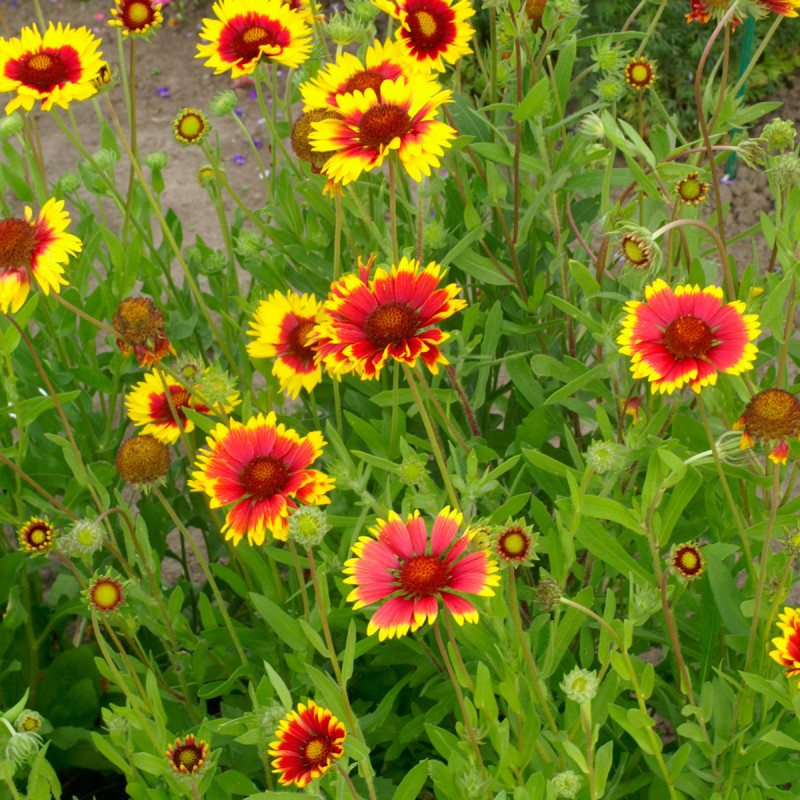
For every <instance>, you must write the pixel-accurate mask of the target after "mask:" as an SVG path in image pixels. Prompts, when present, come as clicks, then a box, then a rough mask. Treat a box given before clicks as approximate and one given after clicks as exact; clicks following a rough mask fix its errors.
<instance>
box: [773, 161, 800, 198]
mask: <svg viewBox="0 0 800 800" xmlns="http://www.w3.org/2000/svg"><path fill="white" fill-rule="evenodd" d="M767 175H768V176H769V177H772V178H773V179H774V180H775V183H776V184H777V185H778V188H780V189H787V190H788V189H792V188H793V187H795V186H800V158H798V157H797V156H796V155H795V154H794V153H787V154H786V155H785V156H778V157H777V158H776V159H775V161H774V163H773V164H772V165H771V166H770V167H768V168H767Z"/></svg>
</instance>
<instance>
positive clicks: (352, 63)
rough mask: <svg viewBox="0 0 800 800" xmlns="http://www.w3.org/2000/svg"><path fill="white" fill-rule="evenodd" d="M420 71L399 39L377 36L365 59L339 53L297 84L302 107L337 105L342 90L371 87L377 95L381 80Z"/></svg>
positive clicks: (349, 91)
mask: <svg viewBox="0 0 800 800" xmlns="http://www.w3.org/2000/svg"><path fill="white" fill-rule="evenodd" d="M417 72H420V70H419V69H418V68H417V67H416V66H415V62H413V61H412V60H411V59H410V58H409V57H408V55H407V53H406V51H405V49H404V48H403V47H402V46H401V45H400V44H399V43H398V42H391V41H390V42H386V44H381V43H380V42H379V41H378V40H377V39H376V40H375V42H374V43H373V44H371V45H370V46H369V47H368V48H367V52H366V53H365V54H364V61H363V62H362V61H361V59H359V58H357V57H356V56H354V55H353V54H352V53H342V54H341V55H339V56H337V58H336V61H335V63H333V64H328V65H327V66H325V67H323V68H322V69H321V70H320V71H319V72H318V73H317V74H316V75H315V76H314V77H313V78H311V79H310V80H307V81H304V82H303V83H301V84H300V94H301V95H302V96H303V110H304V111H311V110H312V109H315V108H328V107H330V108H334V109H335V108H336V107H337V102H336V101H337V98H338V96H339V95H342V94H352V93H353V92H364V91H366V90H367V89H372V90H373V91H374V92H375V93H376V94H377V95H378V96H380V89H381V84H382V83H383V82H384V81H386V80H390V81H393V80H395V79H396V78H399V77H404V78H410V77H411V76H412V75H413V74H415V73H417Z"/></svg>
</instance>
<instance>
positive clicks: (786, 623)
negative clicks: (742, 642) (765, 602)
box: [769, 606, 800, 686]
mask: <svg viewBox="0 0 800 800" xmlns="http://www.w3.org/2000/svg"><path fill="white" fill-rule="evenodd" d="M778 619H779V620H780V621H779V622H778V627H779V628H780V629H781V633H782V634H783V636H782V637H778V638H777V639H773V640H772V644H774V645H775V648H776V649H775V650H773V651H772V652H771V653H770V654H769V655H770V658H772V659H773V660H775V661H777V662H778V663H779V664H780V665H781V666H782V667H786V677H787V678H793V677H795V676H796V675H800V608H789V607H788V606H786V607H784V609H783V614H779V615H778ZM798 686H800V681H798Z"/></svg>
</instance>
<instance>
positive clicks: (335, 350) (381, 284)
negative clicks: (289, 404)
mask: <svg viewBox="0 0 800 800" xmlns="http://www.w3.org/2000/svg"><path fill="white" fill-rule="evenodd" d="M358 266H359V273H358V275H355V274H350V275H345V276H344V277H343V278H341V280H339V281H337V282H336V283H334V284H333V285H332V286H331V291H330V295H329V296H328V299H327V300H326V301H325V306H324V307H325V311H327V312H328V317H327V318H326V319H325V321H324V322H322V323H321V324H320V325H319V327H318V328H317V329H316V333H315V340H316V341H317V343H318V347H319V357H320V358H321V359H322V361H323V363H324V364H325V366H326V368H327V369H328V371H329V372H331V373H332V374H341V373H347V372H356V373H357V374H358V375H360V376H361V379H362V380H371V379H372V378H377V377H378V376H379V375H380V373H381V370H382V369H383V367H384V365H385V364H386V362H387V361H388V360H389V359H390V358H393V359H395V360H396V361H402V362H404V363H406V364H408V365H409V366H412V367H413V366H414V365H415V364H416V362H417V358H421V359H422V361H423V363H424V364H425V366H427V367H428V369H429V370H430V371H431V372H433V373H434V374H436V373H437V372H438V366H437V365H438V364H447V363H448V361H447V359H446V358H445V357H444V355H442V351H441V350H440V349H439V345H440V344H442V342H444V341H446V340H447V339H448V338H449V334H448V333H445V332H444V331H442V330H440V329H439V328H435V327H431V326H433V325H436V324H437V323H439V322H441V321H442V320H445V319H447V318H448V317H450V316H452V315H453V314H455V313H456V312H457V311H460V310H461V309H462V308H464V307H465V306H466V305H467V304H466V302H465V301H464V300H461V299H459V298H458V296H457V295H458V294H459V292H460V291H461V289H460V288H459V287H458V286H457V285H456V284H454V283H451V284H448V285H447V286H445V287H443V288H439V282H440V280H441V279H442V278H443V277H444V275H443V273H442V268H441V267H440V266H439V265H438V264H437V263H436V262H434V261H432V262H431V263H430V264H428V266H427V267H425V269H424V270H423V271H422V272H420V265H419V264H418V263H417V262H416V261H414V260H411V261H409V260H408V259H407V258H403V259H401V260H400V263H399V264H398V265H397V266H392V268H391V271H390V272H387V271H386V270H384V269H378V270H377V271H376V272H375V275H374V277H372V278H370V270H371V267H372V259H370V260H369V262H368V263H367V264H362V263H361V260H360V259H359V262H358Z"/></svg>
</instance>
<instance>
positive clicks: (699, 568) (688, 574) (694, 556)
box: [669, 542, 706, 581]
mask: <svg viewBox="0 0 800 800" xmlns="http://www.w3.org/2000/svg"><path fill="white" fill-rule="evenodd" d="M669 563H670V564H671V565H672V568H673V569H674V570H675V572H677V573H678V575H680V576H681V577H682V578H686V580H689V581H692V580H694V579H695V578H699V577H700V575H702V573H703V570H704V569H705V566H706V560H705V559H704V558H703V553H702V551H701V550H700V548H699V547H698V546H697V543H696V542H684V543H683V544H679V545H676V546H675V547H673V548H672V551H671V552H670V554H669Z"/></svg>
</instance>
